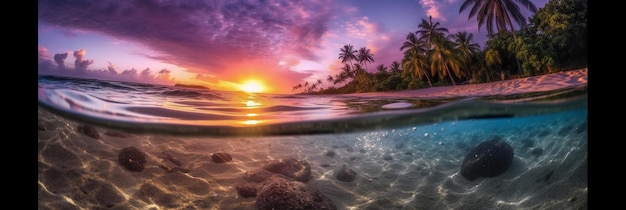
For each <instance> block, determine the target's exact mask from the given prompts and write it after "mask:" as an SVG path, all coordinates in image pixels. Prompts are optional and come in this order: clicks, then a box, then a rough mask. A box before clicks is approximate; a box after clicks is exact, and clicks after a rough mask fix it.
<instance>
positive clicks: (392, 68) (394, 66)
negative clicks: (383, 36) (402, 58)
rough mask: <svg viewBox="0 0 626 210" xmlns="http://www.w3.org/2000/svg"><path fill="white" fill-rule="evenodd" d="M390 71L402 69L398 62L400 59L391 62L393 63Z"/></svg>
mask: <svg viewBox="0 0 626 210" xmlns="http://www.w3.org/2000/svg"><path fill="white" fill-rule="evenodd" d="M389 71H390V72H392V73H395V72H399V71H400V63H398V61H393V62H391V65H390V66H389Z"/></svg>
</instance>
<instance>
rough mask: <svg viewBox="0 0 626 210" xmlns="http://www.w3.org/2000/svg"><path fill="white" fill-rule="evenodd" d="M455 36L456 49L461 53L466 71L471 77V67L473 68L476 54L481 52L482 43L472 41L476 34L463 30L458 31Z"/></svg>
mask: <svg viewBox="0 0 626 210" xmlns="http://www.w3.org/2000/svg"><path fill="white" fill-rule="evenodd" d="M453 37H454V49H455V50H456V51H457V52H459V53H460V57H461V60H462V62H463V68H464V69H465V72H466V73H467V74H468V77H469V78H471V72H472V70H471V68H472V59H473V58H474V56H475V55H476V54H477V53H479V52H480V45H478V44H477V43H472V38H474V34H472V33H469V34H468V33H467V32H465V31H463V32H457V33H456V34H454V35H453Z"/></svg>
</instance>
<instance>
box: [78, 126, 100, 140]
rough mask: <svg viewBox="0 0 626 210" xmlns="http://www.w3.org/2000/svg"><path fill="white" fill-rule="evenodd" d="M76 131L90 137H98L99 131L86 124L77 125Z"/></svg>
mask: <svg viewBox="0 0 626 210" xmlns="http://www.w3.org/2000/svg"><path fill="white" fill-rule="evenodd" d="M76 129H77V130H78V132H81V133H83V134H85V135H87V136H89V137H91V138H94V139H100V133H99V132H98V130H97V129H96V128H94V127H91V126H88V125H79V126H78V127H77V128H76Z"/></svg>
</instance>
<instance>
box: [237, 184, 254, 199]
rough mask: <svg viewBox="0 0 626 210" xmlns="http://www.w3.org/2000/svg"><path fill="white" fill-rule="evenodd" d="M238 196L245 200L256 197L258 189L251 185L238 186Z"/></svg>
mask: <svg viewBox="0 0 626 210" xmlns="http://www.w3.org/2000/svg"><path fill="white" fill-rule="evenodd" d="M235 189H236V190H237V194H239V196H241V197H244V198H249V197H256V193H257V192H256V188H255V187H254V186H251V185H239V186H236V187H235Z"/></svg>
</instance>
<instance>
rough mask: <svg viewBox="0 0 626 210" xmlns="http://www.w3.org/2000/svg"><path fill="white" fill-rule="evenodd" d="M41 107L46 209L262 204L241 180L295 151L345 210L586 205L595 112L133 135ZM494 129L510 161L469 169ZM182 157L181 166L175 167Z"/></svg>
mask: <svg viewBox="0 0 626 210" xmlns="http://www.w3.org/2000/svg"><path fill="white" fill-rule="evenodd" d="M586 73H587V70H581V71H576V72H574V71H572V72H565V73H563V74H559V75H556V74H555V75H552V77H537V78H525V79H520V80H516V81H502V82H500V83H499V84H495V83H494V84H481V85H470V86H465V91H468V92H465V93H466V94H469V93H470V92H471V93H473V94H481V93H484V91H485V90H486V88H487V87H490V88H491V90H492V92H498V91H500V92H503V91H505V90H510V91H513V90H517V91H519V90H520V89H524V88H527V90H526V91H531V90H530V88H534V89H533V90H543V88H547V89H550V88H552V89H554V88H557V86H558V87H560V85H579V84H583V83H586V82H587V79H586ZM581 75H582V76H581ZM505 82H506V83H505ZM461 90H462V89H461V87H442V88H435V89H430V90H424V91H431V92H429V93H430V94H431V95H434V94H463V93H464V92H463V91H461ZM479 90H480V91H483V92H477V91H479ZM424 93H426V92H424ZM38 113H39V120H38V151H39V152H38V154H39V158H38V160H39V164H38V172H39V174H38V185H39V190H38V200H39V203H38V208H39V209H255V202H256V199H255V197H244V196H241V195H240V194H238V191H237V190H236V187H237V186H242V185H246V184H249V180H247V179H246V176H247V175H248V174H249V173H250V172H251V171H254V170H257V169H259V168H261V167H263V166H264V165H265V164H267V163H268V162H270V161H273V160H280V159H286V158H295V159H298V160H304V161H306V162H308V163H309V164H310V166H311V177H312V179H311V180H309V181H308V182H306V184H307V185H309V186H311V187H313V188H314V189H316V190H318V191H319V192H321V193H322V194H323V195H325V196H327V197H328V198H329V199H330V200H331V201H332V202H333V203H334V205H336V206H337V209H587V203H588V200H587V194H588V190H587V165H588V163H587V160H588V158H587V156H588V151H587V117H586V111H585V112H584V113H583V114H580V113H578V114H563V115H556V116H550V117H541V116H539V117H536V118H537V119H535V118H533V117H530V118H531V119H520V120H516V118H513V119H487V120H474V121H470V122H466V121H452V122H441V123H435V124H429V125H420V126H414V127H411V126H409V127H406V128H398V129H392V130H380V131H370V132H361V133H350V134H339V135H306V136H280V137H257V138H251V137H250V138H249V137H246V138H241V137H238V138H210V137H180V136H165V135H158V136H157V135H149V134H130V133H124V132H122V131H117V130H109V129H106V128H101V127H93V126H90V125H85V124H82V123H79V122H75V121H71V120H67V119H65V118H62V117H60V116H58V115H54V114H52V113H49V112H48V111H46V110H44V109H42V108H39V110H38ZM491 138H501V139H503V140H504V141H506V142H507V143H509V144H510V145H511V146H512V148H513V149H514V153H515V156H514V159H513V163H512V165H511V167H510V168H509V169H508V170H507V171H506V172H505V173H503V174H501V175H499V176H496V177H490V178H478V179H476V180H473V181H469V180H467V179H465V178H464V177H463V176H461V175H460V173H459V171H460V167H461V164H462V162H463V159H464V157H465V156H466V154H467V153H468V151H469V150H471V149H472V147H474V146H475V145H477V144H479V143H480V142H482V141H484V140H488V139H491ZM129 146H132V147H135V148H137V149H139V150H141V151H142V152H143V153H144V154H145V155H146V159H147V161H146V164H145V168H144V169H143V170H142V171H131V170H128V169H126V168H124V167H123V166H122V165H120V163H119V161H118V155H119V152H120V151H121V150H122V149H123V148H126V147H129ZM214 153H228V154H230V155H231V156H232V161H230V162H225V163H216V162H215V161H214V160H212V158H211V156H212V154H214ZM172 160H175V161H172ZM175 163H177V164H175ZM177 166H179V167H180V168H181V169H183V170H171V169H172V168H175V167H177ZM342 166H346V167H349V168H351V169H352V170H354V172H356V176H355V177H354V180H352V181H348V182H346V181H340V180H338V179H337V177H336V172H337V170H339V169H340V168H341V167H342Z"/></svg>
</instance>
